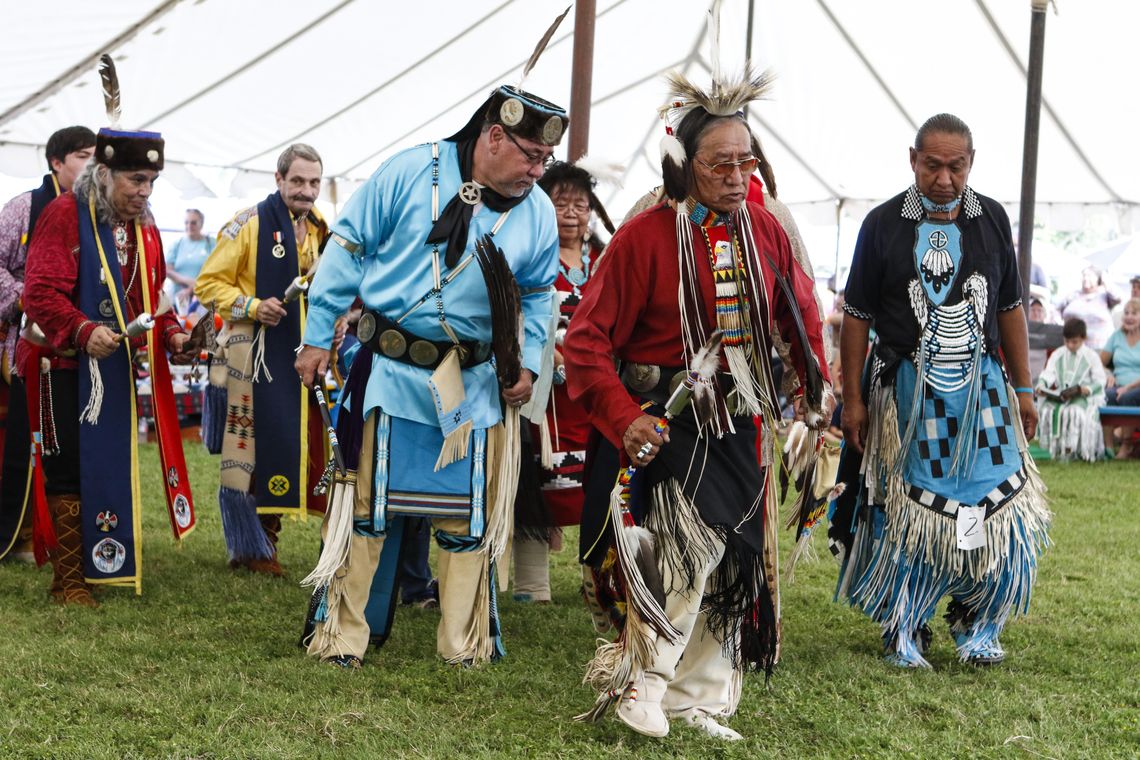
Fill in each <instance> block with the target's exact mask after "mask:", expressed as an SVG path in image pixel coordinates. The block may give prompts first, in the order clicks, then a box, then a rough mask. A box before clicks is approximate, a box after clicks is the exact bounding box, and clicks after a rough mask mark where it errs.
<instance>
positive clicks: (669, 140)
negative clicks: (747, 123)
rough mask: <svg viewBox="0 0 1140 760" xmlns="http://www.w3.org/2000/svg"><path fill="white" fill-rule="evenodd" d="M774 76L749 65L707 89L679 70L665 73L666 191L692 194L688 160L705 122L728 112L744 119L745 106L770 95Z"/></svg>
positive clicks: (676, 196) (675, 195)
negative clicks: (666, 92)
mask: <svg viewBox="0 0 1140 760" xmlns="http://www.w3.org/2000/svg"><path fill="white" fill-rule="evenodd" d="M774 79H775V77H774V76H773V74H772V73H771V72H770V71H764V72H761V73H759V74H757V73H755V71H754V70H753V69H752V67H751V66H750V65H748V66H745V68H744V71H743V72H741V73H740V74H739V75H738V76H737V77H736V78H735V79H731V80H723V79H716V78H714V79H713V82H712V86H711V87H710V88H709V89H708V90H707V91H706V90H702V89H701V88H700V87H698V86H697V85H696V84H695V83H694V82H693V81H692V80H690V79H689V78H688V77H686V76H685V75H684V74H682V73H681V72H679V71H671V72H669V73H668V74H667V75H666V76H665V81H666V82H668V83H669V102H668V104H666V105H663V106H661V107H660V108H659V109H657V110H658V113H660V114H661V118H662V119H664V120H665V137H664V138H662V140H661V175H662V177H663V178H664V181H665V193H666V195H668V196H669V197H670V198H672V199H674V200H678V201H679V200H683V199H684V198H685V197H686V196H687V195H688V192H689V182H690V180H689V167H688V160H689V156H691V155H693V153H695V152H696V149H697V140H698V138H699V137H700V135H701V133H702V132H703V131H704V128H705V126H706V125H707V124H708V123H709V122H710V121H712V120H714V119H719V118H723V117H726V116H740V118H741V119H742V120H743V110H744V106H746V105H748V104H749V103H751V102H752V101H754V100H759V99H761V98H764V97H766V96H767V94H768V92H769V90H771V88H772V82H773V80H774ZM750 131H751V130H750Z"/></svg>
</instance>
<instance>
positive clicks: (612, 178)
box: [574, 156, 625, 187]
mask: <svg viewBox="0 0 1140 760" xmlns="http://www.w3.org/2000/svg"><path fill="white" fill-rule="evenodd" d="M574 166H576V167H578V168H579V169H581V170H582V171H584V172H586V173H587V174H589V175H590V176H591V177H593V178H594V179H596V180H597V181H598V182H608V183H609V184H611V185H614V186H616V187H621V186H622V180H623V179H624V178H625V166H623V165H622V164H619V163H615V162H613V161H606V160H604V159H599V158H593V157H592V156H582V157H581V158H579V159H578V160H577V161H575V162H574Z"/></svg>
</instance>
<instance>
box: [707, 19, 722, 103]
mask: <svg viewBox="0 0 1140 760" xmlns="http://www.w3.org/2000/svg"><path fill="white" fill-rule="evenodd" d="M721 4H722V0H713V2H712V5H710V6H709V67H710V69H711V70H712V81H713V88H714V89H715V88H717V87H719V86H720V6H721Z"/></svg>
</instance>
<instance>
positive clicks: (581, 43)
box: [567, 0, 596, 161]
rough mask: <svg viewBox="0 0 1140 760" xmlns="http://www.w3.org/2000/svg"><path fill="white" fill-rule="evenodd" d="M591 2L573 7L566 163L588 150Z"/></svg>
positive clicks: (593, 11) (593, 15)
mask: <svg viewBox="0 0 1140 760" xmlns="http://www.w3.org/2000/svg"><path fill="white" fill-rule="evenodd" d="M595 15H596V14H595V3H594V0H577V1H576V2H575V3H574V64H573V71H572V73H571V75H570V155H569V156H567V158H568V159H569V160H570V161H577V160H578V159H579V158H581V157H582V156H584V155H586V153H587V152H588V151H589V150H590V99H591V90H592V89H593V80H594V17H595Z"/></svg>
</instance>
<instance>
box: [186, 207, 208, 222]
mask: <svg viewBox="0 0 1140 760" xmlns="http://www.w3.org/2000/svg"><path fill="white" fill-rule="evenodd" d="M186 213H187V214H197V215H198V221H199V222H201V223H202V224H205V223H206V215H205V214H203V213H202V212H201V211H199V210H198V209H196V208H188V209H186Z"/></svg>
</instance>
